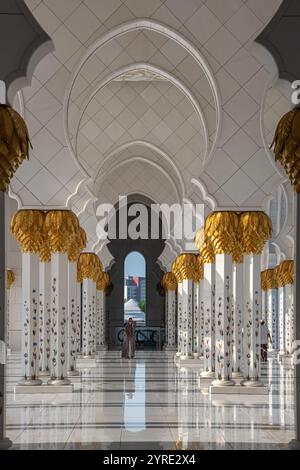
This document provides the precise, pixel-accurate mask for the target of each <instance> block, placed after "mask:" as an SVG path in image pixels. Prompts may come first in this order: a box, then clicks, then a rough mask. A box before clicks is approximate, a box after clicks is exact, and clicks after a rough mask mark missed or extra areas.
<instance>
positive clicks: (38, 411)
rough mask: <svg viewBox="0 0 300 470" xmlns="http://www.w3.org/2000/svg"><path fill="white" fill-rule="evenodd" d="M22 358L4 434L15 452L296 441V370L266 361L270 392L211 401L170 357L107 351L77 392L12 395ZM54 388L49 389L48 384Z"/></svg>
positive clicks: (261, 445) (11, 374)
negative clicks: (126, 356)
mask: <svg viewBox="0 0 300 470" xmlns="http://www.w3.org/2000/svg"><path fill="white" fill-rule="evenodd" d="M19 364H20V356H17V355H12V356H10V358H9V364H8V368H7V419H6V428H7V436H8V437H10V439H12V441H13V443H14V448H15V449H47V448H50V449H111V450H116V449H134V450H137V449H149V450H150V449H151V450H155V449H170V450H172V449H176V448H177V449H220V450H221V449H281V448H285V447H286V445H287V443H288V442H289V441H290V440H291V439H293V438H294V416H293V413H294V397H293V371H292V370H291V369H288V368H284V367H283V366H281V365H279V364H278V362H277V361H276V360H270V361H269V362H268V364H267V365H264V366H263V370H262V373H263V378H264V381H265V382H266V383H268V384H270V386H271V393H270V395H269V397H268V396H267V397H254V396H252V397H251V396H250V397H247V398H246V397H237V396H230V395H229V396H228V398H227V397H224V396H222V397H218V398H216V399H215V398H211V397H210V395H209V393H208V389H205V388H201V389H200V387H199V374H198V371H197V370H184V369H181V370H180V369H178V368H177V367H176V365H175V364H174V360H173V356H171V355H167V354H165V353H162V352H139V353H138V354H137V358H136V359H135V360H132V361H127V360H121V359H120V354H119V353H118V352H107V353H102V354H101V355H100V356H99V359H98V364H97V368H95V369H90V370H88V369H87V370H83V371H82V372H81V382H80V383H78V384H75V386H74V387H75V388H74V392H73V395H66V396H65V395H64V394H63V395H62V394H61V395H55V394H51V393H49V395H48V394H47V395H36V394H35V395H19V396H15V395H14V391H13V390H14V385H15V383H17V381H18V380H19V379H20V366H19ZM50 391H51V389H50Z"/></svg>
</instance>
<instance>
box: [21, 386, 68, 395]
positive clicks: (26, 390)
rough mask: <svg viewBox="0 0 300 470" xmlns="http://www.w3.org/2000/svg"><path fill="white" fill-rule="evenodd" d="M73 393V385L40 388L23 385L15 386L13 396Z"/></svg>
mask: <svg viewBox="0 0 300 470" xmlns="http://www.w3.org/2000/svg"><path fill="white" fill-rule="evenodd" d="M72 392H73V385H72V384H69V385H61V384H57V385H45V384H43V385H41V386H40V387H28V386H23V385H16V386H15V395H34V394H36V395H44V394H48V395H56V394H58V393H65V394H66V393H68V394H70V393H72Z"/></svg>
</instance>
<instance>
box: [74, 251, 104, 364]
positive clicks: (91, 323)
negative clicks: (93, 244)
mask: <svg viewBox="0 0 300 470" xmlns="http://www.w3.org/2000/svg"><path fill="white" fill-rule="evenodd" d="M102 272H103V267H102V263H101V261H100V259H99V258H98V256H97V255H96V254H95V253H81V255H80V256H79V259H78V263H77V279H78V281H79V282H82V285H83V295H82V309H83V310H82V321H83V323H82V354H83V357H84V358H94V357H95V353H96V283H97V282H98V280H99V277H100V275H101V273H102Z"/></svg>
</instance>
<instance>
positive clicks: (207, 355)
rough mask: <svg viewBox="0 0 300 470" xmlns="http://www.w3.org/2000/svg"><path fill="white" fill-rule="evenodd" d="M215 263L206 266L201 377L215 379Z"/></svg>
mask: <svg viewBox="0 0 300 470" xmlns="http://www.w3.org/2000/svg"><path fill="white" fill-rule="evenodd" d="M215 270H216V267H215V263H205V264H204V280H203V289H202V293H203V300H202V303H203V311H204V343H203V358H204V370H203V372H202V373H201V377H207V378H213V377H215V356H216V350H215V288H216V286H215V283H216V280H215V274H216V273H215Z"/></svg>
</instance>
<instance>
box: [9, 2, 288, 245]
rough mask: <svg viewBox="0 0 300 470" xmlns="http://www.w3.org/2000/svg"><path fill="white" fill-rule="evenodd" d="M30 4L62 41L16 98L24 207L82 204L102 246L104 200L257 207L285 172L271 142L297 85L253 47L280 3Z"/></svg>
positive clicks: (18, 192) (92, 239) (92, 236)
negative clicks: (23, 144) (22, 140)
mask: <svg viewBox="0 0 300 470" xmlns="http://www.w3.org/2000/svg"><path fill="white" fill-rule="evenodd" d="M26 4H27V5H28V7H29V8H30V10H31V11H32V13H33V15H34V16H35V18H36V19H37V20H38V21H39V22H40V24H41V25H42V27H43V28H44V29H45V31H46V32H47V33H48V34H49V36H50V37H51V38H52V40H53V44H54V48H55V50H54V52H53V53H51V54H48V55H47V56H46V57H45V58H44V59H43V60H42V61H41V62H40V64H39V65H38V67H37V68H36V70H35V72H34V76H33V79H32V83H31V85H30V86H28V87H27V88H24V89H23V90H22V92H20V93H19V94H18V96H16V98H15V103H14V104H15V106H16V107H18V108H19V110H20V111H21V112H22V113H23V114H24V117H25V119H26V121H27V123H28V125H29V130H30V135H31V139H32V144H33V152H32V154H31V159H30V161H29V162H26V163H24V165H22V167H21V168H20V169H19V170H18V172H17V174H16V176H15V178H14V180H13V182H12V185H11V194H12V195H14V197H15V198H16V199H18V201H19V204H20V206H24V207H37V206H47V207H49V206H51V207H65V206H67V207H70V208H72V209H73V210H75V212H76V213H77V214H78V215H79V216H80V218H81V223H82V224H83V226H84V227H85V228H86V229H87V231H88V234H89V243H90V247H92V246H94V245H95V244H96V243H97V237H96V233H95V225H96V217H95V207H96V205H97V202H99V201H100V202H111V203H113V204H115V203H116V201H117V199H118V196H119V194H133V193H141V194H144V195H145V196H147V197H149V198H151V199H152V200H154V201H156V202H159V203H160V202H166V203H173V202H176V201H182V200H183V198H186V199H191V200H195V199H197V198H198V199H199V202H200V200H201V198H202V200H203V201H204V202H207V201H213V204H214V205H215V207H223V208H224V207H230V208H236V207H250V208H258V207H262V206H263V204H264V201H265V199H266V197H267V196H268V195H269V193H270V192H271V191H272V190H273V188H274V186H276V185H278V184H279V183H280V182H281V181H283V175H282V173H281V172H280V169H279V168H277V167H276V166H275V164H274V163H273V162H272V157H271V155H270V152H269V150H268V145H269V144H270V141H271V139H272V136H273V133H274V129H275V126H276V124H277V121H278V117H280V116H281V115H282V113H283V112H285V111H287V110H288V109H289V108H290V101H289V96H288V93H289V92H288V88H287V87H286V86H284V84H282V82H278V81H277V77H276V73H275V72H276V71H271V70H270V69H269V68H267V65H266V63H265V61H264V57H263V56H262V55H261V54H260V55H258V54H257V50H256V47H254V40H255V38H256V37H257V36H258V34H259V33H260V32H261V31H262V30H263V29H264V27H265V25H266V24H267V23H268V22H269V20H270V19H271V18H272V17H273V15H274V14H275V12H276V10H277V9H278V7H279V6H280V4H281V0H264V1H263V2H262V1H259V0H226V2H225V1H219V0H206V1H204V0H203V1H202V0H184V1H182V0H151V1H148V0H109V1H106V0H84V1H81V0H63V1H61V0H42V1H41V0H26ZM198 188H200V189H201V191H198Z"/></svg>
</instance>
